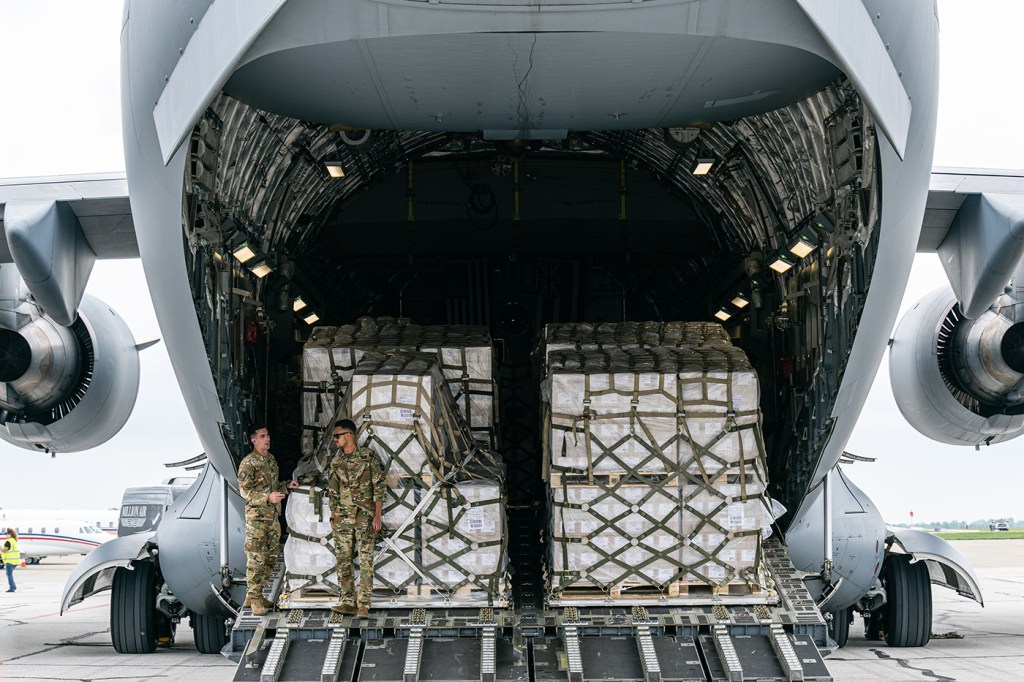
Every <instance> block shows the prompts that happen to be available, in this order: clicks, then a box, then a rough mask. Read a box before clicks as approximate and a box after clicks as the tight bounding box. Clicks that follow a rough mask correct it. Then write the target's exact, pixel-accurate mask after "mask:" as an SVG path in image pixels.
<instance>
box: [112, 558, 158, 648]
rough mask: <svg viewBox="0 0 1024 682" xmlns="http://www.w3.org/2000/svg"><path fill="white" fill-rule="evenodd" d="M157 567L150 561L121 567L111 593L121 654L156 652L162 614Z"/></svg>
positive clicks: (115, 635) (115, 637)
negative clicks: (157, 608) (159, 608)
mask: <svg viewBox="0 0 1024 682" xmlns="http://www.w3.org/2000/svg"><path fill="white" fill-rule="evenodd" d="M156 595H157V575H156V566H154V565H153V564H152V563H150V562H148V561H141V562H137V563H136V564H135V568H134V570H130V569H128V568H125V567H121V568H118V569H117V571H116V572H115V573H114V585H113V591H112V593H111V596H110V638H111V639H112V640H114V650H115V651H117V653H119V654H151V653H153V652H154V651H156V644H157V635H158V634H159V630H160V617H159V616H160V613H159V612H158V611H157V610H156Z"/></svg>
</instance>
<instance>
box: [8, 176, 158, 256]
mask: <svg viewBox="0 0 1024 682" xmlns="http://www.w3.org/2000/svg"><path fill="white" fill-rule="evenodd" d="M21 201H57V202H65V203H67V204H68V205H70V206H71V209H72V210H73V211H74V212H75V215H76V216H78V222H79V223H80V224H81V226H82V232H83V233H84V235H85V239H86V241H87V242H88V244H89V246H90V247H91V248H92V250H93V253H95V254H96V257H97V258H104V259H108V258H138V257H139V245H138V242H137V241H136V239H135V223H134V222H133V220H132V211H131V205H130V204H129V203H128V182H127V180H126V179H125V176H124V174H123V173H105V174H91V175H78V176H75V175H62V176H57V177H40V178H8V179H0V230H3V231H4V232H3V239H0V263H11V262H13V259H12V258H11V251H10V249H9V248H8V245H7V234H6V228H5V225H4V220H3V216H4V209H5V207H6V205H7V204H8V203H11V202H21Z"/></svg>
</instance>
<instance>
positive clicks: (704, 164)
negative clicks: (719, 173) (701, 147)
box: [693, 157, 716, 175]
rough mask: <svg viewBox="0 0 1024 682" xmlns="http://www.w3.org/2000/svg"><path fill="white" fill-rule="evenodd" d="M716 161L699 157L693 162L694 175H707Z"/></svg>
mask: <svg viewBox="0 0 1024 682" xmlns="http://www.w3.org/2000/svg"><path fill="white" fill-rule="evenodd" d="M715 161H716V159H713V158H711V157H700V158H698V159H696V160H695V161H694V162H693V174H694V175H707V174H708V173H710V172H711V169H712V168H714V167H715Z"/></svg>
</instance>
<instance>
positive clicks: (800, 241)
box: [789, 232, 818, 258]
mask: <svg viewBox="0 0 1024 682" xmlns="http://www.w3.org/2000/svg"><path fill="white" fill-rule="evenodd" d="M816 248H818V240H817V239H815V238H814V237H812V236H811V235H809V234H806V233H803V232H801V233H800V235H799V236H798V237H797V238H796V239H794V240H793V241H792V242H790V244H789V252H790V253H791V254H793V255H794V256H796V257H797V258H806V257H807V256H808V255H810V253H811V252H812V251H814V250H815V249H816Z"/></svg>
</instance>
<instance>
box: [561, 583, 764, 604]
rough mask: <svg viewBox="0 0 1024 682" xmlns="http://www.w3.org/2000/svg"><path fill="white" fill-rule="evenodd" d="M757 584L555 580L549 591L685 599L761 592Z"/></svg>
mask: <svg viewBox="0 0 1024 682" xmlns="http://www.w3.org/2000/svg"><path fill="white" fill-rule="evenodd" d="M761 592H762V588H761V587H760V586H759V585H748V584H747V583H745V582H733V583H728V584H725V585H708V584H707V583H703V582H692V581H681V580H680V581H676V582H673V583H669V584H668V585H665V586H664V587H661V586H658V585H651V584H648V583H619V584H617V585H612V586H610V587H602V586H600V585H592V584H583V583H579V582H575V583H573V584H572V585H569V586H566V587H562V588H559V587H558V585H557V584H556V585H555V586H553V588H552V594H553V595H555V596H556V597H557V598H558V599H560V600H576V599H596V600H605V601H607V600H620V599H630V600H632V599H649V600H652V601H653V600H660V599H673V600H675V599H686V598H688V597H715V596H724V595H728V596H748V595H750V596H756V595H759V594H761Z"/></svg>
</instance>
